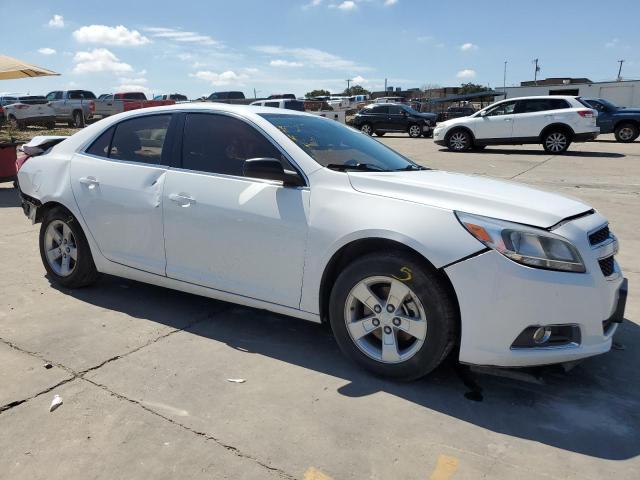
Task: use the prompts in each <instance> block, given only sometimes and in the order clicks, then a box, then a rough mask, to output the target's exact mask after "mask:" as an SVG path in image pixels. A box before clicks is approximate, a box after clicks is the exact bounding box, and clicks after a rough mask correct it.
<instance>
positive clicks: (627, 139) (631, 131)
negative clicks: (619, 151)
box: [614, 123, 640, 143]
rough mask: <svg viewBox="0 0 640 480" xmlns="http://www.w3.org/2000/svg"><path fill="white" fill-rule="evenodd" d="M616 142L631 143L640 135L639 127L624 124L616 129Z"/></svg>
mask: <svg viewBox="0 0 640 480" xmlns="http://www.w3.org/2000/svg"><path fill="white" fill-rule="evenodd" d="M614 134H615V136H616V140H617V141H618V142H622V143H631V142H633V141H634V140H635V139H636V138H638V136H639V135H640V130H638V126H637V125H635V124H633V123H623V124H622V125H619V126H618V127H616V131H615V133H614Z"/></svg>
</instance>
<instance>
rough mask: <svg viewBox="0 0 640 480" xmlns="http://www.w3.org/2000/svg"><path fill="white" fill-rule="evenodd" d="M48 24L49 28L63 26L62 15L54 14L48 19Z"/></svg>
mask: <svg viewBox="0 0 640 480" xmlns="http://www.w3.org/2000/svg"><path fill="white" fill-rule="evenodd" d="M49 26H50V27H51V28H64V17H63V16H62V15H54V16H53V17H52V18H51V20H49Z"/></svg>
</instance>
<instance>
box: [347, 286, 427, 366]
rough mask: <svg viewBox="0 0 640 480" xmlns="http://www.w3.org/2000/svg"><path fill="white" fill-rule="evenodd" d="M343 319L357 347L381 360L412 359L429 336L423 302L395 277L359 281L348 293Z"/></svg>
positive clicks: (387, 361) (401, 360)
mask: <svg viewBox="0 0 640 480" xmlns="http://www.w3.org/2000/svg"><path fill="white" fill-rule="evenodd" d="M344 319H345V323H346V325H347V330H348V331H349V335H350V336H351V339H352V340H353V342H354V343H355V345H356V346H357V347H358V349H359V350H360V351H361V352H362V353H364V354H365V355H367V356H368V357H370V358H372V359H374V360H377V361H378V362H382V363H400V362H404V361H406V360H408V359H410V358H411V357H413V356H414V355H415V354H416V353H417V352H418V351H419V350H420V348H421V347H422V345H423V343H424V341H425V339H426V338H427V320H426V315H425V311H424V307H423V306H422V302H420V300H419V299H418V296H417V295H416V294H415V293H414V292H413V290H411V289H410V288H409V287H408V286H407V285H406V284H404V283H403V282H400V281H399V280H396V279H394V278H392V277H386V276H375V277H368V278H365V279H364V280H362V281H360V282H359V283H357V284H356V285H355V286H354V287H353V288H352V289H351V291H350V292H349V295H348V296H347V302H346V304H345V310H344Z"/></svg>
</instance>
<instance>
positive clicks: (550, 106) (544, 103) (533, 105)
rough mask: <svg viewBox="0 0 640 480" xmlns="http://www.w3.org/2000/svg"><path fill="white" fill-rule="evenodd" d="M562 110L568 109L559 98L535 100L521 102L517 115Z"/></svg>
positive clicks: (564, 102)
mask: <svg viewBox="0 0 640 480" xmlns="http://www.w3.org/2000/svg"><path fill="white" fill-rule="evenodd" d="M563 108H569V104H568V103H567V101H566V100H563V99H561V98H555V99H552V98H536V99H531V100H521V101H520V102H519V105H518V111H517V113H533V112H545V111H547V110H560V109H563Z"/></svg>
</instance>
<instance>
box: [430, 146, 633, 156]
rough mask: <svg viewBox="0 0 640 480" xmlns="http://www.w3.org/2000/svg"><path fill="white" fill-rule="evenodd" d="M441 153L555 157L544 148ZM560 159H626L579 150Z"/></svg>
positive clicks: (603, 153)
mask: <svg viewBox="0 0 640 480" xmlns="http://www.w3.org/2000/svg"><path fill="white" fill-rule="evenodd" d="M438 150H439V151H440V152H449V153H469V154H473V155H487V154H494V155H496V154H497V155H540V156H549V155H553V154H550V153H547V152H545V151H544V150H543V149H542V148H541V149H539V150H510V149H506V148H485V149H484V150H469V151H465V152H450V150H449V149H447V148H440V149H438ZM555 155H557V156H559V157H586V158H622V157H626V155H625V154H623V153H612V152H583V151H579V150H567V151H566V152H564V153H562V154H555Z"/></svg>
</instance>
